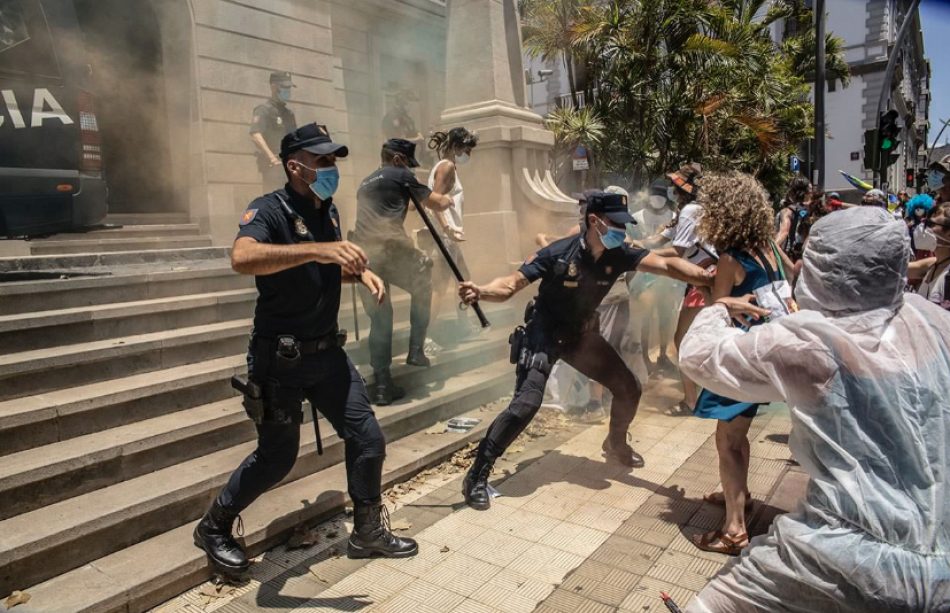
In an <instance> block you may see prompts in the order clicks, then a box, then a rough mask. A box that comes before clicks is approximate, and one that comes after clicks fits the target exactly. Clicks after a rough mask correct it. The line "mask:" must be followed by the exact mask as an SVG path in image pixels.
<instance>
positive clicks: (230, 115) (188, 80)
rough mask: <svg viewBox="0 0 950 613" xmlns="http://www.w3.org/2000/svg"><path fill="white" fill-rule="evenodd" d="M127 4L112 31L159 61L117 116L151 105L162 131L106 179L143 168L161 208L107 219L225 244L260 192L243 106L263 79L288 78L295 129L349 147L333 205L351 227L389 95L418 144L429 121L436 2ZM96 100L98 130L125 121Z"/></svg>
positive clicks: (144, 205)
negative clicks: (166, 219)
mask: <svg viewBox="0 0 950 613" xmlns="http://www.w3.org/2000/svg"><path fill="white" fill-rule="evenodd" d="M114 1H116V0H107V2H106V3H108V2H114ZM137 4H139V6H138V8H137V10H136V11H135V13H134V15H132V16H127V17H126V21H125V22H124V23H122V24H121V25H120V26H119V27H118V28H116V27H115V26H113V29H127V30H126V33H127V37H128V38H129V39H131V40H130V44H134V42H135V40H144V39H146V38H148V39H152V40H155V41H156V42H157V45H156V48H157V52H156V58H155V60H154V61H153V62H152V66H151V67H150V69H149V72H150V81H151V87H149V88H141V90H140V92H141V93H140V99H138V100H136V99H134V98H133V99H132V100H130V101H128V102H127V103H126V104H125V106H126V107H127V108H128V107H130V106H137V107H138V108H143V107H144V106H146V105H152V106H151V107H149V111H148V112H149V116H150V118H151V120H152V121H153V122H154V123H155V124H158V125H160V126H161V128H160V129H159V130H158V132H159V133H157V134H153V135H152V137H151V138H150V139H149V140H150V141H152V142H151V143H150V144H149V146H148V147H146V148H144V149H141V148H139V147H135V148H127V150H124V151H123V155H122V156H120V157H121V159H119V160H116V162H115V164H114V165H113V166H112V174H113V175H114V176H119V175H122V174H129V173H134V172H135V169H136V168H142V167H150V168H151V170H150V171H149V174H153V175H160V176H162V177H164V178H163V179H162V181H163V182H164V183H165V186H166V188H167V189H166V191H165V194H164V195H163V197H162V198H149V197H148V195H147V194H146V195H142V197H141V198H137V199H129V200H130V202H129V204H128V205H127V206H128V207H129V208H128V210H122V205H120V206H119V210H116V207H112V210H113V212H136V213H144V214H154V213H174V212H178V213H187V214H188V216H189V217H190V218H191V219H192V220H193V221H197V222H199V223H200V224H201V225H202V227H203V229H205V230H206V231H208V232H210V233H211V235H212V236H213V238H214V240H215V242H216V243H218V244H228V243H229V242H230V240H231V239H233V236H234V232H235V228H236V220H237V219H238V218H239V216H240V211H242V210H243V209H244V207H245V206H246V205H247V204H248V202H249V201H250V200H251V199H252V198H254V197H255V196H257V195H259V193H260V192H261V184H260V175H259V173H258V170H257V166H256V163H255V158H254V147H253V144H252V142H251V140H250V138H249V135H248V124H249V122H250V118H251V112H252V110H253V108H254V107H255V106H256V105H258V104H260V103H262V102H263V101H264V100H266V99H267V97H268V96H269V95H270V89H269V83H268V77H269V74H270V73H271V72H272V71H278V70H286V71H289V72H291V73H292V75H293V79H294V82H295V83H296V85H297V88H296V89H294V90H293V95H292V99H291V101H290V106H291V108H292V109H293V110H294V112H295V113H296V116H297V121H298V123H305V122H311V121H316V122H318V123H322V124H325V125H326V126H327V127H328V128H329V130H330V132H331V134H332V135H333V137H334V139H336V140H339V141H341V142H344V143H346V144H348V145H349V146H350V151H351V155H350V157H349V158H348V159H347V160H346V161H345V162H342V163H341V164H340V169H341V174H342V184H341V190H340V195H339V199H338V200H339V203H340V207H341V213H342V215H343V218H344V220H345V222H348V223H350V224H351V223H352V221H353V212H354V210H353V207H354V206H355V197H354V192H355V187H356V185H357V184H358V182H359V180H360V179H361V178H362V177H363V176H365V175H366V174H369V172H371V171H372V169H374V168H375V167H376V166H377V165H378V163H379V146H380V144H381V142H382V140H383V132H382V124H381V120H382V118H383V116H384V115H385V114H386V113H387V111H388V110H390V109H391V108H392V105H393V104H394V103H395V101H396V97H397V96H399V95H403V97H406V95H407V92H408V102H407V103H406V110H407V112H408V113H409V114H410V115H411V116H412V118H413V120H414V121H415V123H416V125H417V126H418V129H419V131H421V132H422V133H423V134H425V133H426V132H427V130H428V129H429V128H431V127H434V126H435V125H436V124H437V123H438V120H439V114H440V112H441V110H442V100H443V98H444V94H443V92H444V83H445V37H446V28H447V23H446V15H447V8H446V5H445V2H443V1H441V0H358V1H346V0H142V2H141V3H137ZM106 8H107V7H101V9H100V10H104V9H106ZM128 29H131V30H128ZM97 55H101V56H102V57H103V58H104V59H103V62H110V63H112V64H116V63H118V64H121V63H122V55H123V54H122V53H121V50H117V49H108V50H105V49H104V50H103V53H101V54H97V53H96V52H95V50H93V52H92V54H91V56H92V57H93V58H95V57H96V56H97ZM93 68H94V69H95V68H96V67H95V66H94V67H93ZM118 70H119V69H117V68H115V67H114V66H112V67H110V72H116V71H118ZM123 70H124V71H125V72H129V69H128V67H125V68H123ZM100 72H105V71H100ZM137 78H138V79H139V80H142V81H144V79H145V78H146V76H145V75H139V76H138V77H137ZM125 86H126V88H128V87H127V86H128V83H125ZM102 89H103V90H105V89H107V88H105V87H103V88H102ZM146 92H147V93H146ZM400 92H401V93H400ZM98 95H99V97H100V99H103V100H104V102H101V103H100V109H99V115H100V123H101V124H106V125H107V124H109V123H110V122H112V123H121V122H127V123H129V124H131V123H133V122H132V120H131V119H128V118H123V117H120V115H121V114H120V113H110V112H108V110H106V109H104V108H103V107H108V105H109V103H108V98H109V96H110V94H109V92H108V91H100V92H98ZM120 127H122V126H120ZM127 127H128V128H130V129H131V128H133V126H132V125H129V126H127ZM120 131H121V130H120ZM153 132H155V130H153ZM109 145H110V143H109V142H105V143H104V147H108V146H109ZM118 146H119V144H118V143H115V147H114V148H113V150H115V149H116V148H117V147H118ZM136 151H139V153H136ZM139 155H141V158H140V159H137V156H139ZM157 159H161V160H162V162H161V164H158V163H157V162H155V160H157ZM108 172H109V171H108V170H107V173H108ZM132 200H136V202H132Z"/></svg>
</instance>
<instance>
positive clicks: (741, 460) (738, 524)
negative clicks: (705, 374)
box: [716, 416, 752, 535]
mask: <svg viewBox="0 0 950 613" xmlns="http://www.w3.org/2000/svg"><path fill="white" fill-rule="evenodd" d="M750 425H752V419H750V418H748V417H741V416H739V417H736V418H734V419H733V420H732V421H720V422H719V423H718V424H717V426H716V450H717V451H718V452H719V478H720V479H721V480H722V492H723V497H724V498H725V502H726V518H725V521H724V522H723V527H722V531H723V533H725V534H728V535H737V534H744V533H745V532H746V517H745V504H746V492H747V491H748V480H749V437H748V434H749V426H750Z"/></svg>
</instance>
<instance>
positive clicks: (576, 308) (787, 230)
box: [195, 75, 950, 612]
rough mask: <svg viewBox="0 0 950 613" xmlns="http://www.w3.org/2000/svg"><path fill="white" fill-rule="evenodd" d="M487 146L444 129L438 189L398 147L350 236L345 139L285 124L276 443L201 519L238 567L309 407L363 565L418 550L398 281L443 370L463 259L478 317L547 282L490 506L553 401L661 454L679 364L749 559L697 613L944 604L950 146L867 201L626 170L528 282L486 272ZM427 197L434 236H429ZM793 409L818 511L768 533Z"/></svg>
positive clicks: (272, 406) (740, 179)
mask: <svg viewBox="0 0 950 613" xmlns="http://www.w3.org/2000/svg"><path fill="white" fill-rule="evenodd" d="M278 76H279V75H278ZM281 83H282V82H280V83H277V84H275V87H277V86H278V85H281ZM477 142H478V139H477V136H476V135H475V134H474V133H472V132H470V131H469V130H467V129H466V128H464V127H461V126H460V127H456V128H453V129H451V130H449V131H447V132H436V133H434V134H433V135H432V136H431V139H430V140H429V148H430V149H431V150H432V151H433V152H434V153H435V154H436V155H437V156H438V161H437V162H436V163H435V164H434V165H433V167H432V169H431V171H430V172H429V177H428V185H426V184H424V183H420V182H419V180H418V178H417V177H416V175H415V172H414V170H413V169H414V168H417V167H419V166H420V164H419V162H418V161H417V159H416V143H415V142H413V141H410V140H406V139H403V138H390V139H388V140H387V141H386V142H385V143H384V144H383V146H382V148H381V151H380V166H379V168H378V169H376V170H374V171H373V172H371V173H370V174H369V175H368V176H367V177H366V178H365V179H364V180H363V181H362V182H361V184H360V188H359V190H358V192H357V213H356V224H355V229H354V231H353V232H352V233H350V235H349V240H343V239H342V232H341V230H340V221H339V214H338V212H337V210H336V207H335V205H334V204H333V195H334V193H335V191H336V188H337V186H338V184H339V173H338V171H337V169H336V161H337V159H338V158H344V157H346V156H347V155H348V153H349V151H348V148H347V147H346V146H345V145H342V144H339V143H335V142H333V141H332V139H331V137H330V135H329V132H328V131H327V130H326V128H325V127H324V126H319V125H316V124H309V125H307V126H304V127H302V128H299V129H296V130H294V131H292V132H290V133H288V134H286V135H285V136H284V137H283V138H282V140H281V142H280V156H279V161H280V164H281V167H282V169H283V171H284V174H285V176H286V178H287V180H288V181H287V184H286V185H285V187H284V188H283V189H280V190H276V191H274V192H271V193H269V194H265V195H264V196H262V197H261V198H258V199H256V200H255V201H253V202H252V203H251V204H250V206H249V207H248V210H247V211H246V212H245V214H244V216H243V217H242V219H241V222H240V231H239V235H238V238H237V240H236V241H235V245H234V249H233V252H232V259H233V262H232V263H233V265H234V268H235V270H236V271H238V272H242V273H244V274H253V275H255V276H256V277H257V285H258V289H259V290H260V293H261V298H260V300H259V301H258V308H257V311H256V313H255V328H254V331H253V333H252V340H251V349H250V351H249V357H248V360H249V376H248V380H247V381H245V382H244V383H243V384H242V385H243V387H239V389H241V390H242V393H244V394H245V407H246V409H247V411H248V414H249V416H251V417H252V419H254V421H255V422H256V423H257V427H258V435H259V441H258V448H257V450H255V452H254V453H252V454H251V455H250V456H249V457H248V458H247V459H246V460H245V461H244V462H243V463H242V464H241V466H240V467H239V468H238V469H237V470H236V471H235V473H234V475H233V476H232V478H231V480H230V481H229V483H228V485H227V487H225V488H224V489H223V490H222V492H221V493H220V494H219V496H218V497H217V498H216V499H215V501H214V502H213V504H212V506H211V508H210V509H209V512H208V513H207V514H206V515H205V517H204V518H203V519H202V521H201V523H200V524H199V525H198V528H197V529H196V531H195V543H196V545H198V546H199V547H201V548H202V549H204V550H205V551H206V552H207V553H208V555H209V556H210V558H211V559H212V561H213V562H214V563H215V565H216V566H217V567H218V568H219V569H225V570H227V571H230V572H241V571H243V570H246V568H247V566H248V561H247V558H246V555H245V553H244V551H243V549H242V548H241V547H240V545H239V544H238V543H237V542H236V541H235V540H234V539H233V537H232V536H231V529H232V524H233V523H234V521H235V520H236V518H237V517H238V513H240V512H241V511H242V510H243V509H244V508H246V507H247V506H248V505H249V504H251V503H252V502H253V500H254V499H256V498H257V497H258V496H259V495H260V494H261V493H262V492H263V491H265V490H266V489H267V488H268V487H270V486H271V485H273V484H274V483H276V482H278V481H280V479H282V478H283V476H284V475H286V474H287V472H288V471H289V470H290V468H291V467H292V465H293V462H294V460H295V457H296V450H297V447H298V445H297V441H298V437H299V425H300V423H301V422H302V413H301V405H302V400H303V398H307V399H308V400H309V402H310V405H311V407H312V408H313V409H314V410H320V411H321V412H322V413H324V415H325V416H326V417H327V418H328V419H329V420H330V423H331V425H332V426H333V427H334V429H335V430H336V431H337V433H338V434H339V436H340V437H341V438H343V439H344V440H345V441H346V465H347V477H348V490H349V493H350V496H351V498H352V500H353V501H354V503H355V514H354V518H355V520H354V529H353V533H352V534H351V537H350V539H349V542H348V555H350V556H351V557H373V556H385V557H396V558H398V557H409V556H413V555H415V554H416V553H417V552H418V544H417V543H416V542H415V541H414V540H412V539H408V538H400V537H398V536H396V535H395V534H393V532H392V531H391V529H390V527H389V525H388V521H387V513H386V510H385V506H384V505H382V503H381V497H380V489H381V482H380V479H381V471H382V462H383V458H384V456H385V440H384V438H383V437H382V433H381V430H380V427H379V425H378V422H377V421H376V418H375V415H374V413H373V411H372V409H371V408H370V404H371V403H372V404H375V405H388V404H390V403H392V402H394V401H397V400H399V399H400V398H401V397H402V396H403V395H404V394H405V390H403V389H401V388H399V387H398V386H396V385H395V384H394V382H393V379H392V376H391V374H390V366H391V363H392V360H393V317H394V315H393V313H394V311H393V304H392V301H391V297H390V292H389V290H390V284H392V285H396V286H399V287H402V288H403V289H405V290H406V291H407V292H408V293H409V294H410V297H411V301H410V307H409V311H410V313H409V314H410V330H409V350H408V353H407V355H406V358H405V362H406V364H408V365H409V366H412V367H416V368H427V367H430V366H431V364H432V359H433V358H434V357H435V356H436V355H438V353H439V351H440V347H438V345H437V343H436V342H435V341H433V340H432V338H431V337H430V323H431V322H432V319H433V316H435V317H437V316H438V315H439V313H440V311H442V310H444V308H443V303H444V302H445V299H446V298H447V294H448V293H449V292H450V291H451V288H452V286H453V283H452V277H453V275H454V274H455V273H454V271H453V270H452V268H453V267H452V266H449V265H448V263H449V262H452V263H453V264H454V268H455V269H456V270H459V271H460V272H461V274H462V275H463V276H464V277H465V279H466V280H464V281H461V282H460V283H459V284H458V296H459V298H460V299H461V301H462V303H463V304H460V308H461V307H462V306H464V305H472V306H476V307H477V305H478V303H479V302H480V301H494V302H502V301H506V300H508V299H510V298H511V297H512V296H514V295H515V294H516V293H518V292H520V291H522V290H524V289H525V288H527V287H528V286H530V285H531V284H532V283H534V282H535V281H538V282H539V288H538V292H537V296H536V297H535V298H534V299H533V300H532V301H530V303H529V305H528V308H527V309H526V311H525V318H524V325H521V326H518V327H517V328H516V329H515V331H514V333H512V335H511V338H510V341H509V342H510V343H511V363H512V364H513V365H515V373H516V387H515V392H514V395H513V397H512V399H511V401H510V403H509V405H508V406H507V407H506V408H505V409H504V410H503V411H501V412H500V413H499V414H498V415H497V417H496V418H495V420H494V421H493V423H492V424H491V425H490V426H489V428H488V430H487V432H486V435H485V436H484V438H483V439H482V440H481V442H480V443H479V445H478V448H477V450H476V453H475V459H474V463H473V465H472V466H471V468H470V469H469V471H468V474H467V475H466V477H465V479H464V481H463V494H464V498H465V501H466V503H467V504H468V505H469V506H471V507H472V508H474V509H477V510H481V511H487V510H489V509H490V508H491V498H492V491H491V486H490V484H489V479H490V476H491V471H492V467H493V464H494V462H495V460H496V459H497V458H499V457H500V456H501V455H502V454H503V453H504V452H505V450H506V449H507V448H508V447H509V446H510V445H511V444H512V443H513V441H514V440H515V439H516V438H517V437H518V436H519V435H520V434H521V433H522V432H523V431H524V430H525V428H526V427H527V425H528V424H529V423H530V421H531V420H532V419H533V418H534V416H535V415H536V413H537V411H538V410H539V409H540V407H541V406H542V405H543V404H544V403H545V402H547V404H548V405H553V406H556V407H559V408H563V409H564V410H566V411H567V412H568V413H570V414H572V415H573V416H574V417H575V418H576V419H578V420H581V421H584V422H588V423H589V422H599V421H603V420H605V419H606V420H607V422H608V427H607V435H606V438H605V439H604V442H603V445H602V451H603V456H604V458H605V459H606V461H607V462H611V463H618V464H620V465H622V466H623V467H625V469H636V468H639V467H642V466H644V465H645V460H644V458H643V456H641V455H640V454H639V453H637V451H636V450H635V449H634V448H633V447H632V446H631V444H630V440H631V439H630V436H629V434H630V430H631V428H632V429H633V430H635V429H636V423H635V417H636V413H637V409H638V406H639V403H640V399H641V395H642V392H643V389H644V387H645V386H646V385H647V384H648V383H649V381H650V379H651V378H653V377H655V376H661V375H664V374H666V375H669V376H677V374H678V376H679V377H680V378H681V381H682V386H683V399H682V401H680V402H679V403H678V404H677V405H676V406H675V407H673V408H672V412H673V413H674V414H677V415H681V416H683V418H684V419H692V418H698V419H712V420H715V421H716V433H715V442H716V449H717V452H718V456H719V472H720V480H721V485H722V489H721V491H711V492H708V493H707V494H706V495H705V496H704V497H703V498H704V500H705V501H706V502H707V503H709V504H713V505H719V506H722V507H724V509H725V513H724V520H723V524H722V525H721V526H719V527H718V528H716V529H713V530H710V531H709V532H706V533H703V534H699V535H697V536H696V537H695V538H694V541H693V543H694V545H695V546H696V547H697V548H699V549H701V550H704V551H707V552H714V553H721V554H726V555H730V556H736V561H735V562H734V563H733V564H731V565H729V566H727V567H726V569H725V572H724V573H723V574H721V575H720V576H719V577H717V578H716V579H714V580H713V581H712V582H711V583H710V584H709V585H708V586H707V587H706V588H705V589H704V590H703V592H702V593H701V594H700V595H699V597H698V598H697V599H695V600H694V601H693V602H692V603H691V605H690V608H689V610H690V611H746V610H749V611H762V610H766V611H770V610H777V609H782V610H793V611H803V612H804V611H825V610H835V611H871V610H873V611H889V610H895V611H896V610H901V611H904V610H914V611H917V610H934V611H940V610H948V607H950V525H948V521H947V520H948V516H950V488H948V483H947V474H948V468H950V467H948V452H947V442H948V440H950V405H948V404H947V398H950V377H948V376H947V373H950V314H948V313H947V311H948V310H950V275H948V268H950V156H948V158H944V159H943V160H941V161H940V162H938V163H935V164H934V165H933V166H932V167H931V168H930V169H929V174H928V180H927V184H928V189H927V190H926V191H927V192H930V193H921V194H917V195H915V196H913V197H910V196H909V195H908V194H906V193H901V194H898V195H895V196H890V195H888V194H887V193H885V192H884V191H881V190H878V189H868V190H867V192H866V193H865V194H864V195H863V197H862V199H861V204H860V205H857V204H849V203H846V202H844V201H843V200H842V199H841V197H840V195H839V194H837V193H834V192H831V193H824V192H823V191H822V190H821V189H820V188H816V187H814V186H812V185H811V184H810V183H809V182H808V180H807V179H806V178H804V177H801V176H797V177H795V178H793V179H792V180H791V182H790V183H789V185H788V188H787V190H786V192H785V194H783V196H782V198H781V199H780V200H779V201H778V202H776V203H774V204H773V199H772V197H771V196H770V195H769V194H768V193H767V192H766V190H765V189H764V188H763V187H762V185H761V184H760V183H759V182H758V181H757V180H756V179H755V178H754V177H752V176H751V175H747V174H742V173H737V172H712V171H708V170H705V169H703V168H702V166H701V165H699V164H697V163H686V164H683V165H682V166H681V167H679V168H678V169H677V170H676V171H674V172H670V173H669V174H667V175H665V176H664V177H660V178H657V179H656V180H654V181H653V182H652V183H650V185H649V187H648V189H646V190H644V191H642V192H634V194H632V195H631V194H630V193H629V192H628V190H626V189H624V188H623V187H620V186H616V185H614V186H608V187H606V188H605V189H603V190H590V191H588V192H585V193H584V194H583V195H581V196H580V197H579V198H578V211H577V212H578V217H577V222H576V223H575V224H573V226H572V227H571V228H565V229H564V230H563V231H562V232H561V233H560V234H559V235H557V236H549V235H544V234H541V235H538V236H537V239H536V242H537V243H538V247H539V250H538V251H537V252H536V253H535V254H533V255H531V256H529V257H528V258H527V259H526V260H525V262H524V263H523V264H522V265H521V266H520V268H519V269H518V270H517V271H514V272H512V273H511V274H508V275H504V276H501V277H498V278H495V279H493V280H491V281H489V282H487V283H484V284H482V285H479V284H478V283H477V282H476V279H477V278H478V277H479V272H478V271H469V270H468V267H467V266H466V265H465V257H464V252H465V251H466V249H467V248H466V247H465V238H466V236H465V229H464V225H463V224H464V216H463V204H464V189H463V187H462V180H463V177H465V176H466V175H465V172H464V171H463V170H462V169H461V167H462V166H463V165H464V164H465V163H466V162H467V161H468V160H469V159H470V158H471V157H472V156H473V155H477V153H475V152H474V150H475V148H476V145H477ZM412 208H415V209H416V210H417V211H418V212H419V214H420V215H421V217H422V218H423V220H424V221H425V222H426V227H427V229H426V230H422V231H419V232H417V233H416V234H415V235H413V236H411V235H410V234H409V233H407V232H406V229H405V220H406V217H407V215H408V211H410V210H411V209H412ZM430 216H431V218H432V219H429V217H430ZM433 220H434V221H433ZM345 282H349V283H354V284H357V285H358V287H359V292H360V296H361V298H362V302H363V305H364V308H365V310H366V312H367V314H368V315H369V317H370V319H371V327H370V333H369V353H370V363H371V365H372V368H373V379H372V385H370V386H368V387H367V386H366V385H365V382H364V380H363V378H362V377H361V376H360V375H359V374H358V373H357V372H356V371H355V369H354V367H353V365H352V362H350V360H349V359H348V358H347V357H346V354H345V351H343V348H344V346H345V343H346V335H345V332H342V331H341V330H339V327H338V321H337V317H338V312H339V303H340V293H341V290H340V286H341V284H342V283H345ZM677 313H678V315H674V314H677ZM447 319H450V320H454V321H455V326H456V328H458V329H459V330H461V332H460V333H458V334H456V336H455V340H456V341H458V340H459V339H462V340H464V339H465V338H467V337H468V336H471V335H472V334H473V333H475V330H473V328H472V325H473V324H472V323H471V322H470V321H469V319H468V318H467V315H466V313H465V312H464V311H463V310H458V311H457V315H456V316H455V317H450V318H447ZM676 371H679V372H678V373H677V372H676ZM328 377H329V378H328ZM331 379H332V381H331ZM545 394H547V396H545ZM772 402H785V403H786V404H787V405H788V407H789V409H790V412H791V417H792V424H793V428H792V432H791V436H790V443H789V444H790V447H791V449H792V451H793V453H794V456H795V458H796V460H797V461H798V462H799V463H801V465H802V466H803V468H804V469H805V470H806V471H807V472H808V474H809V476H810V478H811V481H810V484H809V488H808V491H807V494H806V497H805V499H804V500H803V502H802V503H801V506H800V508H799V509H798V510H797V511H796V512H794V513H791V514H789V515H786V516H782V517H781V518H779V519H777V520H776V521H775V522H774V524H773V527H772V529H771V531H770V532H769V534H768V535H766V536H764V537H757V538H751V539H750V535H749V530H748V523H747V519H748V514H749V511H750V510H752V509H753V508H754V506H755V504H756V503H755V501H754V500H753V499H752V497H751V495H750V492H749V486H748V475H749V469H750V442H749V439H748V433H749V429H750V426H751V424H752V421H753V420H754V419H755V418H756V415H757V414H758V412H759V410H760V408H761V407H762V406H764V405H767V404H769V403H772ZM607 409H609V410H607ZM316 423H317V422H316V417H315V416H314V424H315V425H316ZM315 434H316V437H317V440H318V443H319V437H320V434H319V432H316V433H315Z"/></svg>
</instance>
